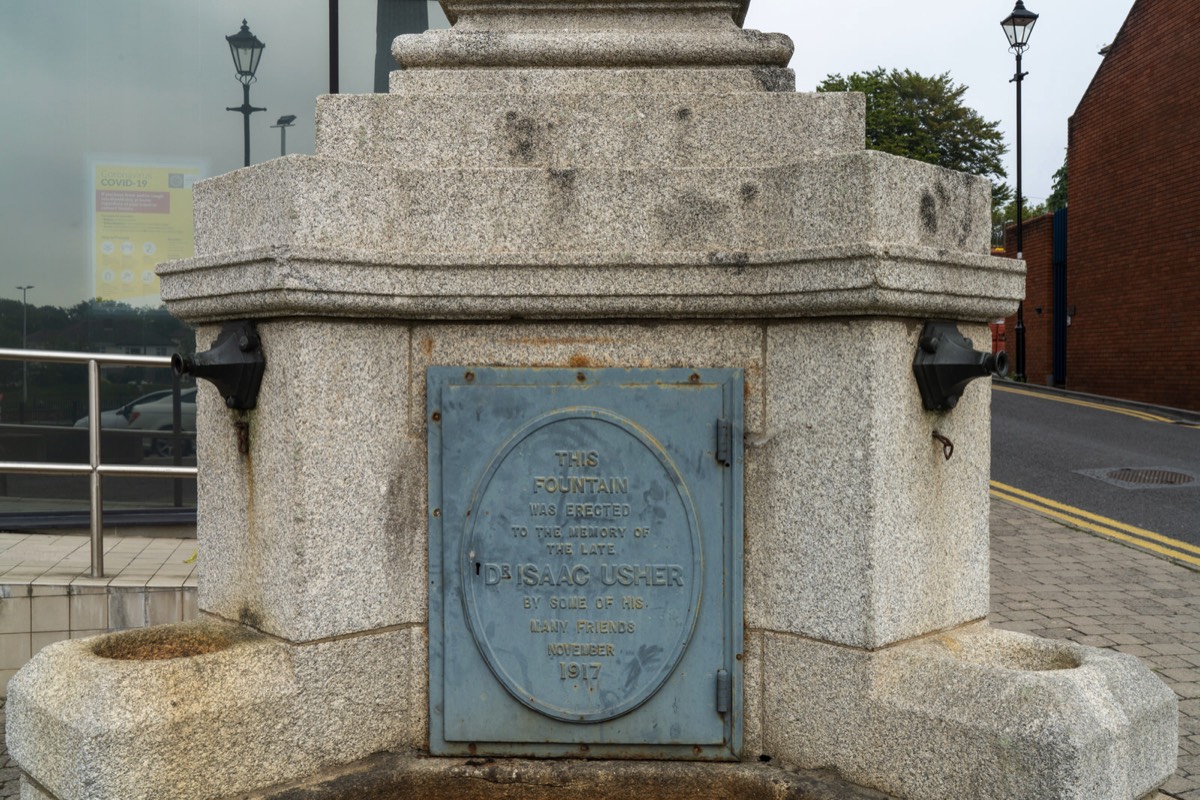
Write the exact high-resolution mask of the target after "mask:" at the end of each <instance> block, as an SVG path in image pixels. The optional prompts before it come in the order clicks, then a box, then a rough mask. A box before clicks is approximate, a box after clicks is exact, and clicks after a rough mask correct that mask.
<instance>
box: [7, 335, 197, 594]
mask: <svg viewBox="0 0 1200 800" xmlns="http://www.w3.org/2000/svg"><path fill="white" fill-rule="evenodd" d="M0 360H7V361H39V362H46V363H53V364H86V365H87V370H88V411H87V417H88V463H86V464H69V463H66V464H64V463H43V462H33V461H0V475H3V474H10V473H16V474H26V475H86V476H88V477H89V480H90V506H89V509H90V515H91V540H92V541H91V545H92V577H93V578H102V577H104V525H103V521H104V493H103V490H102V484H101V479H102V478H104V477H105V476H109V475H111V476H122V477H142V478H194V477H196V472H197V470H196V467H184V466H141V465H134V464H104V463H102V462H101V459H100V429H101V425H100V366H101V365H102V364H104V365H111V364H119V365H122V366H142V367H167V368H170V366H171V359H170V357H169V356H135V355H123V354H116V353H113V354H109V353H72V352H64V351H57V350H18V349H12V348H0ZM174 396H175V403H174V406H175V415H174V416H175V430H174V431H173V435H174V436H175V444H176V447H175V452H176V453H179V452H180V450H181V448H180V446H179V438H178V437H179V435H180V431H179V392H178V388H177V389H176V391H175V393H174Z"/></svg>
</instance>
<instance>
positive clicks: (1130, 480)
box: [1076, 467, 1200, 489]
mask: <svg viewBox="0 0 1200 800" xmlns="http://www.w3.org/2000/svg"><path fill="white" fill-rule="evenodd" d="M1076 473H1077V474H1079V475H1086V476H1087V477H1089V478H1095V479H1096V480H1099V481H1104V482H1105V483H1109V484H1112V485H1113V486H1120V487H1121V488H1122V489H1171V488H1175V487H1179V488H1188V487H1190V488H1198V487H1200V478H1198V476H1197V475H1196V474H1195V473H1193V472H1184V471H1183V470H1180V469H1172V468H1170V467H1136V468H1135V467H1120V468H1115V467H1104V468H1102V469H1081V470H1076Z"/></svg>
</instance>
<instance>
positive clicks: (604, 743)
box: [427, 367, 742, 759]
mask: <svg viewBox="0 0 1200 800" xmlns="http://www.w3.org/2000/svg"><path fill="white" fill-rule="evenodd" d="M427 381H428V413H429V452H430V733H431V736H430V744H431V750H432V751H433V752H434V753H435V754H442V755H454V754H474V753H480V754H484V753H487V754H494V755H531V756H554V755H567V754H570V755H580V754H581V753H582V754H586V755H591V756H596V757H621V756H629V757H642V758H647V757H662V758H671V757H687V758H698V757H699V758H712V759H721V758H725V759H728V758H733V757H735V756H736V753H737V751H738V749H739V748H740V728H741V725H740V705H741V698H740V676H741V661H740V658H741V656H740V654H741V637H742V622H741V596H740V595H741V574H740V569H741V528H740V521H741V446H740V439H741V436H740V433H741V418H742V378H741V373H740V371H736V370H704V371H691V370H592V371H586V372H579V371H576V370H554V369H543V370H524V369H486V368H453V367H435V368H431V369H430V370H429V373H428V376H427ZM731 430H736V433H737V435H736V436H731V435H730V431H731ZM731 443H732V444H731ZM731 698H732V700H731Z"/></svg>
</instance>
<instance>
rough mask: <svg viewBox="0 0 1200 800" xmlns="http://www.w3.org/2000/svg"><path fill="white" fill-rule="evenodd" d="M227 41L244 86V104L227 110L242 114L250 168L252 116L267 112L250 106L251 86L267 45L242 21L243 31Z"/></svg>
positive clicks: (238, 77) (227, 38) (226, 39)
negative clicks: (257, 112)
mask: <svg viewBox="0 0 1200 800" xmlns="http://www.w3.org/2000/svg"><path fill="white" fill-rule="evenodd" d="M225 41H227V42H229V52H230V54H231V55H232V56H233V66H234V68H235V69H237V79H238V81H240V82H241V84H242V104H241V105H240V106H234V107H233V108H229V107H226V109H225V110H226V111H240V112H241V113H242V122H243V128H244V131H245V136H246V166H247V167H248V166H250V115H251V114H253V113H254V112H255V111H266V109H265V108H255V107H254V106H252V105H250V84H252V83H254V73H256V72H258V62H259V59H261V58H262V51H263V48H264V47H266V45H265V44H263V43H262V42H260V41H259V40H258V37H257V36H255V35H254V34H253V33H251V32H250V29H249V28H248V27H246V20H242V29H241V30H240V31H238V32H237V33H235V34H233V35H232V36H226V37H225Z"/></svg>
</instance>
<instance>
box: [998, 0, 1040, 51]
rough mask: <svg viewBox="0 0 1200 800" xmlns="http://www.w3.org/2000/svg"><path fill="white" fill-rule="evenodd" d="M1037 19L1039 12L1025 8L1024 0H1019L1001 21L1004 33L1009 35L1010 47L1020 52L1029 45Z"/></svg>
mask: <svg viewBox="0 0 1200 800" xmlns="http://www.w3.org/2000/svg"><path fill="white" fill-rule="evenodd" d="M1037 19H1038V15H1037V14H1035V13H1033V12H1032V11H1030V10H1029V9H1027V8H1025V2H1024V0H1017V5H1016V6H1015V7H1014V8H1013V11H1012V13H1011V14H1009V15H1008V16H1007V17H1005V18H1004V20H1003V21H1002V22H1001V23H1000V27H1001V28H1003V29H1004V35H1005V36H1007V37H1008V46H1009V48H1010V49H1012V50H1014V51H1016V52H1018V53H1020V52H1021V51H1023V50H1024V49H1025V48H1026V47H1028V46H1029V35H1030V34H1031V33H1033V25H1034V23H1036V22H1037Z"/></svg>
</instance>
